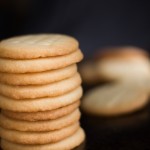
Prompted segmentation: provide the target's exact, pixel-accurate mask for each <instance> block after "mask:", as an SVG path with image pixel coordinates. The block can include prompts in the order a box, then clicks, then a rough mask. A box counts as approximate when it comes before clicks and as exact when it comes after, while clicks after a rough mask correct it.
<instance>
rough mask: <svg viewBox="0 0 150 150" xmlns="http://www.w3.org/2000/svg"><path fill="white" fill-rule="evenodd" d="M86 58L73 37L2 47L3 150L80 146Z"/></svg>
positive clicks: (25, 39)
mask: <svg viewBox="0 0 150 150" xmlns="http://www.w3.org/2000/svg"><path fill="white" fill-rule="evenodd" d="M82 58H83V55H82V53H81V51H80V49H79V44H78V42H77V41H76V40H75V39H74V38H72V37H69V36H65V35H57V34H40V35H26V36H20V37H14V38H10V39H7V40H4V41H2V42H1V43H0V108H1V114H0V136H1V147H2V149H4V150H33V149H34V150H64V149H73V148H74V147H76V146H78V145H80V144H81V143H82V142H83V140H84V138H85V134H84V131H83V130H82V128H81V127H80V124H79V119H80V111H79V109H78V107H79V105H80V98H81V96H82V88H81V78H80V75H79V73H78V72H77V66H76V63H78V62H79V61H81V60H82Z"/></svg>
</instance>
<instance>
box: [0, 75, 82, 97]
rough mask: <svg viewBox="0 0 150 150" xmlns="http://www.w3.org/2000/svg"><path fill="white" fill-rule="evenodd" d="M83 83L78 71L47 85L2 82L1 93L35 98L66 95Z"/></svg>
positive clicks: (0, 85)
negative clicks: (21, 84) (18, 84)
mask: <svg viewBox="0 0 150 150" xmlns="http://www.w3.org/2000/svg"><path fill="white" fill-rule="evenodd" d="M80 85H81V77H80V75H79V74H78V73H76V74H75V75H73V76H72V77H70V78H68V79H65V80H62V81H58V82H54V83H51V84H46V85H27V86H14V85H8V84H2V83H0V94H1V95H4V96H7V97H10V98H14V99H18V100H23V99H35V98H43V97H53V96H59V95H64V94H65V93H68V92H70V91H72V90H74V89H75V88H77V87H78V86H80Z"/></svg>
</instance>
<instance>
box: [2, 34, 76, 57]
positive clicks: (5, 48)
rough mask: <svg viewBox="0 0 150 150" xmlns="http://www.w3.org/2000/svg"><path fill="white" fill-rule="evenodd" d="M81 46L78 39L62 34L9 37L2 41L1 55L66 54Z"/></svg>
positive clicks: (35, 55) (36, 55)
mask: <svg viewBox="0 0 150 150" xmlns="http://www.w3.org/2000/svg"><path fill="white" fill-rule="evenodd" d="M78 47H79V43H78V41H77V40H76V39H74V38H73V37H70V36H66V35H60V34H37V35H25V36H17V37H13V38H9V39H6V40H3V41H1V42H0V57H4V58H12V59H31V58H41V57H49V56H59V55H66V54H69V53H71V52H73V51H75V50H77V49H78Z"/></svg>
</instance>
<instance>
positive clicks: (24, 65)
mask: <svg viewBox="0 0 150 150" xmlns="http://www.w3.org/2000/svg"><path fill="white" fill-rule="evenodd" d="M82 59H83V54H82V52H81V51H80V50H76V51H74V52H72V53H70V54H67V55H63V56H56V57H47V58H38V59H26V60H15V59H7V58H0V70H1V72H7V73H33V72H43V71H50V70H54V69H60V68H64V67H67V66H69V65H72V64H75V63H78V62H80V61H81V60H82Z"/></svg>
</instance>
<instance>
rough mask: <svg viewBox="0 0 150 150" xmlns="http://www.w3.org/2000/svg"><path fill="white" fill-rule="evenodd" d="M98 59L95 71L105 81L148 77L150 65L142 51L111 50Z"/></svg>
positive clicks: (135, 49)
mask: <svg viewBox="0 0 150 150" xmlns="http://www.w3.org/2000/svg"><path fill="white" fill-rule="evenodd" d="M98 57H99V58H98V59H97V70H98V73H99V75H100V76H102V77H103V78H104V79H105V80H124V79H130V78H139V79H141V78H147V77H149V76H150V64H149V60H148V58H147V55H146V52H144V50H143V51H142V50H139V49H138V48H134V47H122V48H121V47H120V48H116V49H115V48H112V49H110V50H106V51H104V52H103V53H101V54H100V55H99V56H98Z"/></svg>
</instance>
